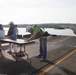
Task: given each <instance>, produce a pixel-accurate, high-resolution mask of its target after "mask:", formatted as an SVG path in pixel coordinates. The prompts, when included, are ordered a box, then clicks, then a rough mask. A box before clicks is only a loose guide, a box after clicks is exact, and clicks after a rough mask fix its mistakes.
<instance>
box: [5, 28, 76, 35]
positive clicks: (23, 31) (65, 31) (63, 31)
mask: <svg viewBox="0 0 76 75" xmlns="http://www.w3.org/2000/svg"><path fill="white" fill-rule="evenodd" d="M4 30H5V35H7V32H8V28H4ZM44 31H48V33H49V34H51V35H62V36H76V35H75V34H74V33H73V31H72V30H71V29H54V28H44ZM18 34H19V35H27V34H30V33H29V32H26V28H18Z"/></svg>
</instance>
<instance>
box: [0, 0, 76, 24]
mask: <svg viewBox="0 0 76 75" xmlns="http://www.w3.org/2000/svg"><path fill="white" fill-rule="evenodd" d="M10 21H13V22H14V23H16V24H23V23H25V24H33V23H76V0H0V23H2V24H8V23H9V22H10Z"/></svg>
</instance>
